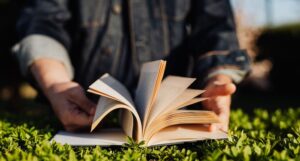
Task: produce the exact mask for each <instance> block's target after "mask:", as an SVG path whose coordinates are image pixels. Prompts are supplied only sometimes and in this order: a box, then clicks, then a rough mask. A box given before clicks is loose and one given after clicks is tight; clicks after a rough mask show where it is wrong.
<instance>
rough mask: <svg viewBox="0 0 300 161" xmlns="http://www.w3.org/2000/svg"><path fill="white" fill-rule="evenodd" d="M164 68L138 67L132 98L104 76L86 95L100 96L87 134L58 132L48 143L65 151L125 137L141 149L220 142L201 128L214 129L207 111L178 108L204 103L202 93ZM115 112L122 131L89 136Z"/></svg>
mask: <svg viewBox="0 0 300 161" xmlns="http://www.w3.org/2000/svg"><path fill="white" fill-rule="evenodd" d="M165 67H166V62H165V61H162V60H158V61H153V62H148V63H145V64H143V66H142V69H141V73H140V78H139V82H138V86H137V89H136V91H135V97H134V98H132V97H131V95H130V93H129V91H128V90H127V89H126V88H125V87H124V86H123V85H122V84H121V83H120V82H119V81H117V80H116V79H114V78H113V77H112V76H110V75H109V74H104V75H103V76H102V77H101V78H99V79H98V80H96V81H95V82H94V83H93V84H92V85H90V87H89V89H88V91H89V92H91V93H94V94H97V95H100V96H101V97H100V99H99V101H98V104H97V108H96V113H95V116H94V120H93V123H92V125H91V133H88V134H82V133H68V132H59V133H58V134H56V135H55V136H54V138H53V140H54V141H56V142H59V143H63V144H65V143H67V144H70V145H122V144H124V143H126V136H129V137H132V138H134V139H135V140H136V141H137V142H140V141H145V145H146V146H153V145H164V144H174V143H182V142H190V141H197V140H204V139H223V138H227V134H226V133H225V132H223V131H221V130H216V131H213V132H209V131H207V130H206V128H205V127H204V126H203V125H205V124H212V123H219V119H218V117H217V115H216V114H215V113H214V112H212V111H203V110H187V109H184V107H186V106H189V105H192V104H195V103H197V102H200V101H203V100H205V98H200V97H198V96H199V95H200V94H202V93H203V92H204V91H203V90H197V89H190V88H188V87H189V86H190V85H191V84H192V83H193V82H194V81H195V79H194V78H187V77H178V76H168V77H166V78H165V79H164V80H162V79H163V75H164V71H165ZM117 109H120V114H121V115H120V125H121V127H122V129H105V130H100V131H97V132H93V130H94V129H95V128H96V127H97V125H98V124H99V123H100V122H101V121H102V120H103V119H104V118H105V116H107V115H108V114H110V113H111V112H112V111H114V110H117Z"/></svg>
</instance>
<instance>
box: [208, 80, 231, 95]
mask: <svg viewBox="0 0 300 161" xmlns="http://www.w3.org/2000/svg"><path fill="white" fill-rule="evenodd" d="M235 91H236V86H235V85H234V84H233V83H220V82H218V81H215V82H213V84H212V85H211V86H209V87H208V88H207V92H206V95H207V96H227V95H232V94H233V93H234V92H235Z"/></svg>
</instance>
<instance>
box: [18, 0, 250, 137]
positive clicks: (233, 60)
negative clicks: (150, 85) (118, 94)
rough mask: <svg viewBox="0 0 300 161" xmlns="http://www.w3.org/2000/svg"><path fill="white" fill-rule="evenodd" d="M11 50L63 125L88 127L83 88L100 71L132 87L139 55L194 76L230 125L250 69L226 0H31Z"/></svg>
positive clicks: (88, 103) (89, 108)
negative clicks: (238, 92) (241, 84)
mask: <svg viewBox="0 0 300 161" xmlns="http://www.w3.org/2000/svg"><path fill="white" fill-rule="evenodd" d="M17 30H18V33H19V35H20V41H19V43H17V44H16V45H15V46H14V47H13V51H14V53H15V55H16V57H17V59H18V62H19V64H20V69H21V72H22V73H23V74H24V76H26V77H27V78H28V79H29V80H32V82H33V84H37V86H38V88H39V89H41V91H42V93H43V94H44V95H45V96H46V98H47V99H48V100H49V102H50V103H51V106H52V108H53V110H54V112H55V114H56V115H57V117H58V118H59V120H60V121H61V123H62V124H63V126H64V128H65V129H66V130H68V131H76V130H78V129H81V128H83V127H85V126H89V125H90V124H91V121H92V117H93V114H94V112H95V103H94V102H93V101H92V100H91V99H90V98H89V97H88V96H87V95H86V93H85V92H84V90H85V89H87V87H88V85H90V84H91V83H92V82H93V81H95V80H96V79H97V78H98V77H99V76H100V75H102V74H103V73H106V72H108V73H110V74H111V75H112V76H114V77H115V78H117V79H118V80H119V81H121V82H122V83H123V84H125V85H126V86H127V87H128V88H129V89H131V90H134V88H135V86H136V80H137V78H138V73H139V70H140V67H141V64H142V63H143V62H147V61H152V60H157V59H165V60H167V62H168V63H167V64H168V65H167V70H166V73H167V74H175V75H185V76H193V77H196V78H197V79H198V80H199V83H197V85H196V86H197V87H198V88H205V89H206V90H207V91H206V92H205V93H204V94H203V97H210V99H208V100H207V101H205V102H204V103H203V105H202V106H203V108H204V109H208V110H213V111H215V112H216V113H217V114H218V116H219V117H220V119H221V120H222V124H215V125H211V126H210V127H209V128H210V129H211V130H213V129H215V128H221V129H223V130H225V131H226V130H227V129H228V123H229V113H230V104H231V96H232V94H233V93H234V92H235V90H236V86H235V83H239V82H241V81H242V80H243V78H244V77H245V75H246V74H247V73H248V72H249V58H248V56H247V54H246V51H244V50H240V49H239V46H238V40H237V37H236V32H235V24H234V19H233V14H232V11H231V7H230V2H229V0H201V1H199V0H172V1H163V0H158V1H146V0H145V1H143V0H72V1H71V0H29V1H28V4H27V5H26V6H25V8H24V10H23V11H22V13H21V16H20V19H19V21H18V23H17Z"/></svg>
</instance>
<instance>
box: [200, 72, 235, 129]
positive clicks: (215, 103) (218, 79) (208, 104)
mask: <svg viewBox="0 0 300 161" xmlns="http://www.w3.org/2000/svg"><path fill="white" fill-rule="evenodd" d="M205 90H206V92H204V93H203V97H208V98H209V99H208V100H205V101H204V102H203V103H202V104H203V108H204V109H206V110H212V111H214V112H215V113H216V114H217V115H218V116H219V118H220V121H221V123H218V124H212V125H210V126H209V130H211V131H212V130H215V129H221V130H223V131H227V130H228V126H229V115H230V105H231V95H232V94H233V93H234V92H235V90H236V86H235V85H234V84H233V83H232V80H231V78H230V77H228V76H226V75H217V76H215V77H213V78H211V79H210V80H209V81H208V83H207V85H206V87H205Z"/></svg>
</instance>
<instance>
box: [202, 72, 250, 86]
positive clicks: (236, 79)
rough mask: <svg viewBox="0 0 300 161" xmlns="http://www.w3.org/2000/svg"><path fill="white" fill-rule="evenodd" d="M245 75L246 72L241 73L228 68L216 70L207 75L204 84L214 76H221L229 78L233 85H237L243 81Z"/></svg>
mask: <svg viewBox="0 0 300 161" xmlns="http://www.w3.org/2000/svg"><path fill="white" fill-rule="evenodd" d="M247 73H248V72H246V71H242V70H238V69H229V68H228V69H218V70H215V71H212V72H210V73H209V74H208V75H207V77H206V79H205V82H206V81H207V80H209V79H210V78H212V77H214V76H216V75H219V74H222V75H227V76H229V77H230V78H231V79H232V81H233V82H234V83H237V84H238V83H240V82H241V81H242V80H243V79H244V77H245V76H246V75H247Z"/></svg>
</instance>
